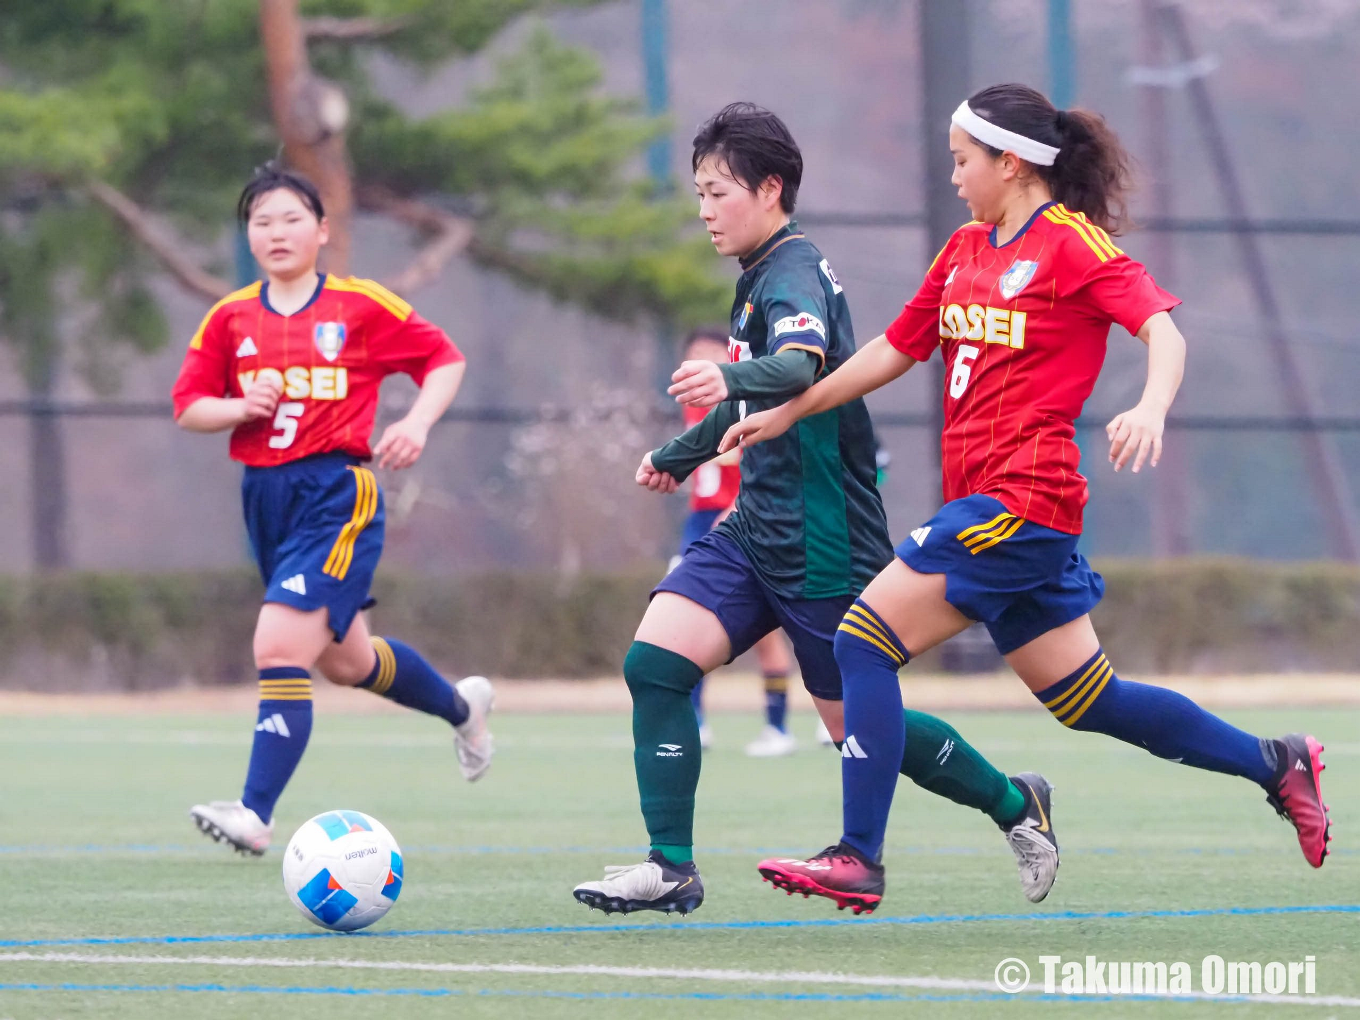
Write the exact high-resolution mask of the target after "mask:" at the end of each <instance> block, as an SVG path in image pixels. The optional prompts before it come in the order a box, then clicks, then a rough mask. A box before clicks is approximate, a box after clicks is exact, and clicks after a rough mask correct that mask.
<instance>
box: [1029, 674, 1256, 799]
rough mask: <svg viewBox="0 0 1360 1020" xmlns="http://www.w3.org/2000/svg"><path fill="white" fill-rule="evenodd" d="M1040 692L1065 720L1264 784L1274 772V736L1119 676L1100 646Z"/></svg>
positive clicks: (1171, 693)
mask: <svg viewBox="0 0 1360 1020" xmlns="http://www.w3.org/2000/svg"><path fill="white" fill-rule="evenodd" d="M1035 697H1036V698H1038V699H1039V700H1040V701H1041V702H1043V705H1044V707H1045V708H1047V709H1048V710H1049V711H1050V712H1052V713H1053V715H1054V716H1055V717H1056V718H1057V720H1058V721H1059V722H1061V723H1062V724H1063V725H1064V726H1070V727H1071V728H1072V729H1074V730H1087V731H1089V732H1092V733H1104V734H1105V735H1106V736H1110V737H1114V738H1116V739H1118V740H1122V741H1124V742H1125V743H1128V744H1133V745H1134V746H1136V747H1141V748H1144V749H1146V750H1148V751H1150V752H1151V753H1153V754H1155V755H1156V756H1157V757H1158V758H1166V759H1168V760H1170V761H1174V762H1180V763H1181V764H1184V765H1190V766H1192V767H1194V768H1197V769H1207V770H1209V771H1210V772H1224V773H1226V774H1228V775H1230V776H1241V777H1242V778H1243V779H1250V780H1251V781H1252V782H1254V783H1259V784H1260V785H1261V786H1266V785H1267V784H1269V783H1270V781H1271V779H1272V778H1273V776H1274V773H1275V761H1274V758H1275V754H1274V747H1273V744H1272V742H1271V741H1269V740H1261V739H1260V738H1258V737H1254V736H1252V735H1251V734H1250V733H1246V732H1243V731H1242V730H1239V729H1238V728H1237V727H1235V726H1230V725H1228V724H1227V723H1226V722H1224V721H1223V720H1222V719H1220V718H1218V716H1216V715H1212V714H1210V713H1209V712H1206V711H1204V709H1202V708H1200V707H1199V706H1198V705H1196V704H1195V703H1194V702H1193V701H1191V700H1190V699H1189V698H1187V697H1185V696H1184V695H1183V694H1177V693H1176V692H1175V691H1168V690H1167V689H1166V688H1164V687H1152V686H1150V685H1148V684H1139V683H1132V682H1130V681H1128V680H1120V679H1119V677H1117V676H1115V673H1114V667H1112V666H1111V665H1110V663H1109V661H1108V660H1107V659H1106V658H1105V653H1104V652H1101V651H1097V652H1096V654H1095V655H1093V656H1092V657H1091V658H1089V659H1087V660H1086V662H1084V663H1082V664H1081V666H1079V667H1078V668H1077V669H1076V670H1074V671H1073V672H1072V673H1071V674H1070V675H1069V676H1066V677H1064V678H1063V679H1062V680H1059V681H1058V682H1057V683H1056V684H1054V685H1053V686H1052V687H1046V688H1045V689H1044V690H1042V691H1039V692H1037V693H1036V694H1035Z"/></svg>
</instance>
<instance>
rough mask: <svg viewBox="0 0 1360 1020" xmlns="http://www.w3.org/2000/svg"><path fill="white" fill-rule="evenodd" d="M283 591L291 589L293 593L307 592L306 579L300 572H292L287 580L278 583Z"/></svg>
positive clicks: (302, 593) (301, 593) (304, 593)
mask: <svg viewBox="0 0 1360 1020" xmlns="http://www.w3.org/2000/svg"><path fill="white" fill-rule="evenodd" d="M279 587H280V588H282V589H283V590H284V591H291V592H292V593H293V594H294V595H306V594H307V581H306V579H305V578H304V577H303V576H302V575H301V574H294V575H293V576H292V577H290V578H289V579H288V580H286V581H284V582H282V583H281V584H280V585H279Z"/></svg>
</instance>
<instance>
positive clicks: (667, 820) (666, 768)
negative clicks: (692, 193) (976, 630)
mask: <svg viewBox="0 0 1360 1020" xmlns="http://www.w3.org/2000/svg"><path fill="white" fill-rule="evenodd" d="M692 165H693V168H694V180H695V186H696V189H697V191H698V194H699V210H700V213H699V214H700V217H701V218H702V219H703V221H704V224H705V226H706V227H707V228H708V232H709V234H710V235H711V236H712V239H713V245H714V247H715V248H716V249H717V250H718V252H719V253H720V254H723V255H728V256H733V257H735V258H737V259H739V261H740V263H741V268H742V275H741V278H740V279H739V280H738V281H737V289H736V299H735V301H734V302H733V306H732V318H731V338H730V340H729V350H730V355H731V361H730V363H729V364H726V365H721V366H720V365H717V364H715V363H713V362H711V361H704V360H695V361H687V362H685V363H684V364H683V365H681V366H680V368H679V369H678V370H677V371H676V372H675V375H674V376H673V377H672V378H673V380H674V385H673V386H671V388H670V393H671V394H672V395H674V396H675V397H676V399H677V400H678V401H679V402H680V403H681V404H683V405H686V406H691V407H712V408H713V410H712V411H710V412H709V414H708V415H707V416H706V417H705V418H704V419H703V420H702V421H701V422H700V423H699V424H697V425H695V426H694V427H693V428H691V429H690V430H689V431H687V432H686V433H684V434H683V435H681V436H680V437H678V438H676V439H674V440H672V441H671V442H669V443H667V444H666V445H665V446H663V447H661V448H660V449H659V450H655V451H653V452H651V453H649V454H647V456H645V457H644V458H643V460H642V464H641V466H640V467H639V468H638V472H637V481H638V484H640V485H643V486H645V487H646V488H648V489H650V490H652V491H656V492H674V491H675V490H676V488H677V487H678V486H679V484H680V483H681V482H683V481H684V480H685V478H686V477H687V476H688V475H689V474H690V473H691V472H692V471H694V470H695V469H697V468H698V467H699V466H700V465H701V464H703V463H705V462H706V461H709V460H711V459H712V458H713V456H714V453H715V451H716V450H717V448H718V443H719V441H720V440H721V439H722V436H723V434H724V432H725V431H726V430H727V428H728V427H729V426H730V425H732V424H733V423H734V422H736V421H738V420H739V419H740V418H742V417H744V416H745V415H746V414H748V413H750V412H754V411H758V410H762V409H765V408H770V407H775V406H778V405H780V404H782V403H783V402H784V401H786V400H787V399H789V398H790V397H792V396H794V395H796V394H799V393H802V392H803V391H804V390H806V389H807V388H808V387H810V386H811V385H812V384H813V383H814V382H815V381H816V380H817V379H819V378H824V377H825V376H826V375H827V374H829V373H831V372H834V371H835V370H836V369H837V368H839V367H840V366H841V365H842V364H844V363H845V362H846V361H847V360H848V359H849V358H850V357H851V356H852V355H853V354H854V353H855V339H854V333H853V331H852V328H851V325H850V311H849V307H848V305H847V304H846V300H845V295H844V293H843V290H842V287H841V285H840V283H839V281H838V280H837V279H836V275H835V273H834V272H832V270H831V266H830V265H829V264H828V262H827V260H826V259H825V258H823V257H822V254H821V252H819V251H818V250H817V248H816V247H815V246H814V245H813V244H812V242H810V241H809V240H808V239H807V238H806V237H805V236H804V235H803V232H802V231H801V230H799V229H798V225H797V224H796V223H795V222H793V221H792V220H791V218H790V217H791V214H792V213H793V209H794V205H795V202H796V200H797V195H798V187H799V184H800V183H801V181H802V175H803V160H802V155H801V154H800V152H799V151H798V146H797V144H796V143H795V142H794V140H793V137H792V135H791V134H790V133H789V130H788V128H787V127H785V125H784V123H783V122H782V121H781V120H780V119H779V118H778V117H776V116H775V115H774V114H772V113H770V112H769V111H767V110H762V109H760V108H759V107H755V106H752V105H750V104H747V103H736V104H733V105H731V106H728V107H727V108H725V109H723V110H722V111H720V112H719V113H718V114H717V115H716V116H714V117H713V118H712V119H711V120H710V121H708V122H707V123H706V124H704V125H703V127H701V128H700V130H699V133H698V135H697V136H696V137H695V139H694V155H693V164H692ZM875 452H876V445H875V442H874V435H873V427H872V425H871V423H870V420H869V412H868V410H867V409H866V408H865V406H864V403H863V402H862V401H857V400H856V401H851V402H849V403H846V404H843V405H841V406H840V407H838V408H837V409H835V410H834V411H831V412H828V413H827V414H823V415H818V416H813V417H810V418H807V419H805V420H803V421H802V422H800V423H799V424H798V426H797V428H795V429H791V430H790V431H789V432H788V433H786V434H785V435H783V436H781V437H780V438H779V439H777V440H774V441H772V442H769V443H763V444H761V445H759V446H756V447H753V448H752V449H751V451H750V452H749V455H745V456H743V457H742V461H741V490H740V494H739V495H738V497H737V503H736V509H735V511H734V512H733V513H732V514H731V515H730V516H729V517H728V518H727V519H726V520H725V521H723V522H722V523H721V524H719V525H718V526H717V527H716V528H714V529H713V530H712V531H710V532H709V533H708V534H707V535H705V536H704V537H703V538H701V539H699V540H698V541H697V542H695V543H694V545H692V546H691V547H690V549H689V551H688V552H687V554H686V556H685V557H684V559H683V560H682V561H681V563H680V564H679V566H677V567H676V568H675V570H673V571H672V572H671V573H670V574H668V575H667V576H666V577H665V579H664V580H663V581H662V582H661V583H660V584H659V585H658V586H657V588H656V590H655V591H654V592H653V593H652V596H653V597H652V600H651V603H650V604H649V606H648V607H647V612H646V614H645V615H644V616H643V619H642V623H641V624H640V625H639V627H638V630H637V635H636V637H635V638H634V642H633V645H632V647H631V648H630V649H629V651H628V654H627V656H626V658H625V659H624V664H623V675H624V679H625V680H626V681H627V684H628V689H629V692H630V693H631V695H632V698H633V742H634V755H633V761H634V768H635V770H636V773H637V783H638V791H639V793H640V796H641V802H642V814H643V819H644V820H645V822H646V824H647V830H648V834H649V836H650V842H651V852H650V853H649V854H648V856H647V859H646V860H645V861H643V862H642V863H640V864H634V865H628V866H624V867H610V868H607V869H606V871H605V877H604V878H603V879H602V880H600V881H592V882H584V883H582V884H581V885H578V886H577V887H576V888H575V890H574V891H573V894H574V895H575V897H576V899H577V900H578V901H580V902H582V903H585V904H587V905H588V906H591V907H595V908H597V909H600V910H604V911H606V912H614V911H620V912H623V913H628V912H631V911H634V910H658V911H663V912H666V913H671V912H678V913H682V914H687V913H689V912H690V911H692V910H694V909H695V908H696V907H698V906H699V904H700V903H702V902H703V898H704V887H703V882H702V880H701V878H700V877H699V872H698V869H697V868H696V867H695V864H694V854H693V842H694V839H693V821H694V793H695V789H696V787H697V785H698V782H699V764H700V745H699V732H698V724H697V722H696V721H695V716H694V712H693V710H692V708H691V706H690V701H689V695H690V691H691V690H692V689H693V688H694V686H695V685H696V684H697V683H698V682H699V681H700V680H701V679H702V678H703V676H704V675H705V674H706V673H708V672H710V671H711V670H713V669H716V668H717V667H718V666H721V665H722V664H724V663H726V662H730V661H731V660H732V659H733V658H735V657H736V656H738V655H740V654H741V653H742V652H744V651H746V650H747V649H748V648H750V647H751V646H752V645H753V644H755V642H756V641H758V640H760V638H762V637H764V636H765V635H766V634H768V633H770V632H771V631H773V630H775V629H777V628H783V630H784V632H785V633H786V634H788V636H789V639H790V641H791V643H792V644H793V649H794V655H795V656H796V657H797V659H798V663H799V666H800V668H801V672H802V676H803V683H804V684H805V686H806V687H807V689H808V692H809V693H810V694H811V695H812V697H813V701H814V703H815V704H816V706H817V710H818V712H819V714H820V715H821V717H822V720H823V722H825V724H826V726H827V729H828V730H829V732H830V734H831V736H832V738H833V740H835V741H837V742H839V741H841V740H842V739H843V736H844V731H845V728H844V713H843V711H842V704H841V677H840V670H839V668H838V667H837V665H836V660H835V655H834V652H833V642H834V640H835V636H836V629H837V627H839V626H840V624H841V620H842V619H843V617H844V616H845V613H846V612H847V611H848V610H849V608H850V606H851V605H852V604H853V603H854V601H855V598H856V597H857V596H858V594H859V593H860V592H861V591H862V590H863V588H864V586H865V585H866V584H867V583H868V582H869V581H870V580H871V579H872V578H873V577H874V575H875V574H876V573H877V572H878V571H879V570H881V569H882V568H883V567H884V565H885V564H887V563H888V562H889V561H890V560H891V558H892V547H891V544H890V543H889V540H888V530H887V521H886V519H885V517H884V513H883V503H882V501H881V500H880V498H879V495H878V489H877V488H876V486H875V476H876V473H877V465H876V463H875ZM905 727H906V729H907V732H908V735H909V739H908V740H907V743H906V746H907V748H908V749H909V752H910V753H909V754H908V756H907V757H906V758H905V759H904V760H903V762H902V763H901V771H902V772H903V774H905V775H907V776H908V777H909V778H911V779H912V780H913V781H914V782H916V783H917V784H918V785H920V786H923V787H924V788H926V789H928V790H931V791H932V792H935V793H938V794H941V795H942V796H946V797H949V798H950V799H951V800H954V801H956V802H957V803H961V804H967V805H969V806H972V807H976V808H978V809H980V810H982V811H985V812H986V813H988V814H989V815H990V816H991V817H992V818H993V819H994V820H995V821H997V823H998V824H1000V825H1001V826H1002V828H1003V830H1005V831H1006V833H1007V838H1008V839H1009V840H1010V842H1011V846H1012V849H1013V850H1015V852H1016V855H1017V857H1018V858H1019V859H1020V863H1021V876H1022V880H1024V879H1025V876H1026V872H1027V871H1030V872H1033V871H1035V870H1036V869H1038V871H1040V872H1042V875H1041V884H1043V886H1044V887H1043V892H1044V893H1047V891H1048V886H1051V885H1052V875H1053V874H1054V873H1055V872H1056V869H1057V844H1056V842H1055V841H1053V840H1052V838H1051V830H1050V827H1049V826H1048V824H1047V821H1046V820H1045V819H1046V815H1047V811H1048V803H1047V792H1046V791H1047V784H1045V783H1043V781H1042V780H1041V779H1038V777H1030V779H1033V780H1036V781H1037V782H1036V783H1035V786H1037V787H1038V788H1039V789H1040V790H1041V791H1042V792H1041V794H1040V796H1041V797H1042V801H1041V807H1037V806H1036V798H1035V795H1034V793H1032V792H1030V791H1031V788H1032V787H1031V784H1030V783H1028V782H1026V780H1025V777H1024V776H1020V777H1017V781H1012V780H1009V779H1007V777H1006V776H1005V775H1004V774H1003V773H1001V772H998V771H997V770H996V769H995V768H993V767H992V766H991V765H990V764H989V763H987V762H986V761H985V760H984V759H983V758H982V757H981V756H980V755H978V754H977V752H976V751H975V750H974V749H973V748H971V747H970V746H969V745H968V744H967V742H966V741H964V740H963V738H962V737H960V736H959V735H958V734H957V733H956V732H955V731H954V730H953V729H952V728H951V727H949V726H948V725H946V724H945V723H943V722H941V721H940V720H938V719H934V718H933V717H931V716H927V715H923V714H922V713H919V712H907V713H906V714H905ZM941 748H946V749H947V752H946V753H941ZM842 754H843V755H846V754H848V755H856V754H862V752H859V751H857V749H856V747H855V745H854V744H853V742H850V743H847V744H846V745H845V746H844V747H843V748H842ZM1041 820H1042V827H1043V831H1044V833H1045V835H1044V836H1042V837H1034V836H1033V830H1035V829H1037V828H1038V827H1039V825H1040V823H1041ZM1040 858H1042V859H1040ZM1036 861H1037V862H1038V863H1036ZM1045 883H1046V884H1045ZM1026 888H1027V889H1028V886H1026Z"/></svg>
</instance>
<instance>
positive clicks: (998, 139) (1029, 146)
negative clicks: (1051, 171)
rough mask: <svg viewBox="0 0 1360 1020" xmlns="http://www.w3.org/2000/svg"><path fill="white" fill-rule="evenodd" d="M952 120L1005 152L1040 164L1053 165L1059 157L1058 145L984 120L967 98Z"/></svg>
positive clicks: (982, 140) (981, 139) (971, 133)
mask: <svg viewBox="0 0 1360 1020" xmlns="http://www.w3.org/2000/svg"><path fill="white" fill-rule="evenodd" d="M951 120H953V122H954V123H955V124H957V125H958V126H959V127H961V128H963V130H965V131H967V132H968V133H969V134H970V135H972V136H973V137H974V138H976V139H977V140H978V141H979V142H985V143H987V144H988V145H990V146H991V147H992V148H994V149H1001V150H1002V151H1003V152H1013V153H1015V154H1016V155H1017V156H1019V157H1020V158H1021V159H1027V160H1029V161H1030V162H1031V163H1038V164H1039V165H1040V166H1052V165H1053V161H1054V160H1055V159H1057V158H1058V147H1057V146H1056V145H1045V144H1044V143H1043V142H1036V141H1035V140H1034V139H1033V138H1026V137H1025V136H1024V135H1017V134H1016V133H1015V132H1014V131H1007V130H1006V129H1005V128H1003V127H998V126H997V125H995V124H993V123H992V122H991V121H989V120H983V119H982V118H981V117H979V116H978V115H977V114H976V113H974V112H973V110H972V108H971V107H970V106H969V105H968V102H967V100H964V101H963V102H962V103H960V104H959V108H958V109H957V110H955V111H954V116H953V117H952V118H951Z"/></svg>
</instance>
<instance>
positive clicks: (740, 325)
mask: <svg viewBox="0 0 1360 1020" xmlns="http://www.w3.org/2000/svg"><path fill="white" fill-rule="evenodd" d="M753 311H755V305H753V304H751V302H749V301H748V302H746V307H745V308H743V309H742V310H741V318H740V319H738V320H737V332H741V331H742V330H743V329H745V328H746V320H747V319H749V318H750V317H751V313H752V312H753Z"/></svg>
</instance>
